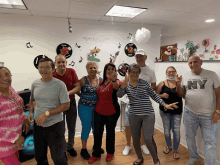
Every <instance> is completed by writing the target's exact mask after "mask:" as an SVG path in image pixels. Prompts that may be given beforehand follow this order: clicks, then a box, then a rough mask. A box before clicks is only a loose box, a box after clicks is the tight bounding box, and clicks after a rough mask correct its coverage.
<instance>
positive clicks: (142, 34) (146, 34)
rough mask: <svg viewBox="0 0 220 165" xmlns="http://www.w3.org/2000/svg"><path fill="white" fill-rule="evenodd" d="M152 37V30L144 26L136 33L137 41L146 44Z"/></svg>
mask: <svg viewBox="0 0 220 165" xmlns="http://www.w3.org/2000/svg"><path fill="white" fill-rule="evenodd" d="M150 37H151V33H150V30H148V29H146V28H144V27H143V28H141V29H138V30H137V32H136V34H135V39H136V41H137V42H138V43H141V44H144V43H146V42H147V41H149V39H150Z"/></svg>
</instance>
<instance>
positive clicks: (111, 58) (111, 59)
mask: <svg viewBox="0 0 220 165" xmlns="http://www.w3.org/2000/svg"><path fill="white" fill-rule="evenodd" d="M114 57H115V56H113V55H111V54H110V62H113V59H114Z"/></svg>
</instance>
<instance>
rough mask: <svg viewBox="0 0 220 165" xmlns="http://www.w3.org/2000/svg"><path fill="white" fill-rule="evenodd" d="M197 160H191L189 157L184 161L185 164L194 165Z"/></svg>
mask: <svg viewBox="0 0 220 165" xmlns="http://www.w3.org/2000/svg"><path fill="white" fill-rule="evenodd" d="M196 163H197V162H196V161H195V160H193V159H191V158H190V159H189V160H188V161H187V163H186V165H195V164H196Z"/></svg>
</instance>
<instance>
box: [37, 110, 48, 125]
mask: <svg viewBox="0 0 220 165" xmlns="http://www.w3.org/2000/svg"><path fill="white" fill-rule="evenodd" d="M47 119H48V116H46V115H45V114H44V113H43V114H41V115H40V116H39V117H38V118H37V119H36V120H35V122H36V124H37V125H38V126H43V125H44V122H45V121H46V120H47Z"/></svg>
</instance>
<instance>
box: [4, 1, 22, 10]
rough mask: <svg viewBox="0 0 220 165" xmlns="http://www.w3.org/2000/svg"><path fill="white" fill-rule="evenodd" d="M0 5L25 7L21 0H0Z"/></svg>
mask: <svg viewBox="0 0 220 165" xmlns="http://www.w3.org/2000/svg"><path fill="white" fill-rule="evenodd" d="M0 7H4V8H17V9H26V7H25V6H24V3H23V2H22V0H0Z"/></svg>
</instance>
